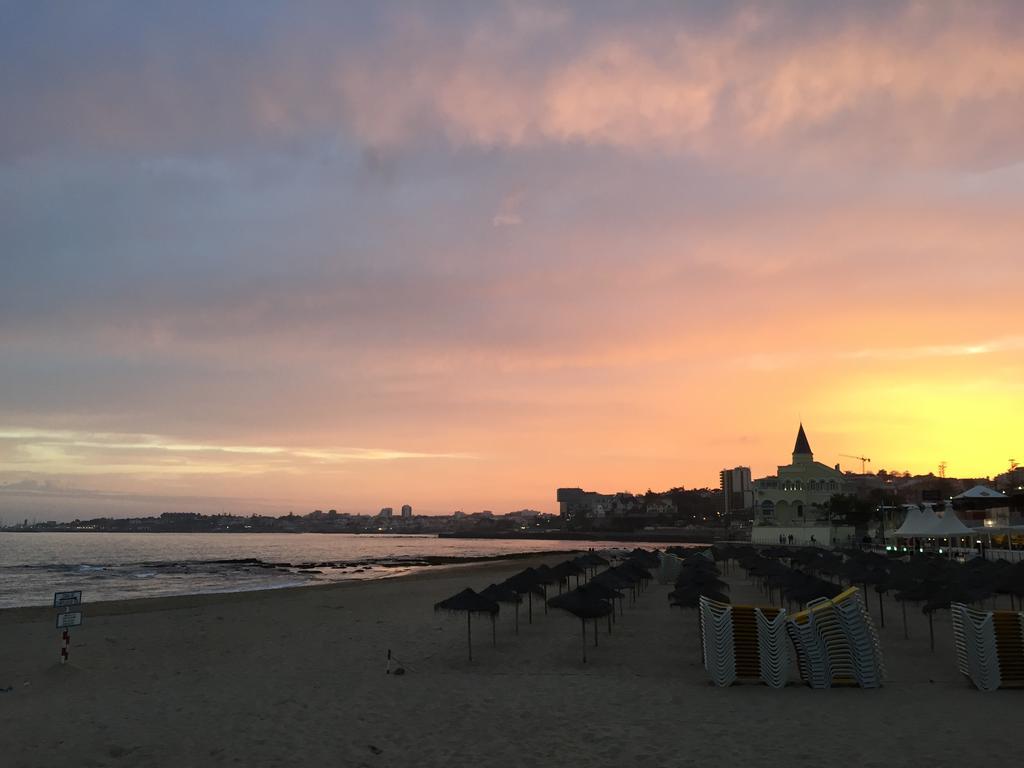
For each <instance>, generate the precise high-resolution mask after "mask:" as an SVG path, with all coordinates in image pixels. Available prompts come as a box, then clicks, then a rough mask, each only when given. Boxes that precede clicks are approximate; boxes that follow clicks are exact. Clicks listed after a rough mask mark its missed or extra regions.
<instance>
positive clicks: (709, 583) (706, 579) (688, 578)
mask: <svg viewBox="0 0 1024 768" xmlns="http://www.w3.org/2000/svg"><path fill="white" fill-rule="evenodd" d="M676 586H677V587H688V586H694V587H698V588H702V589H703V588H707V589H715V590H718V591H719V592H728V591H729V584H728V582H726V581H723V580H722V579H720V578H718V576H717V575H716V574H714V573H709V572H706V571H694V572H693V573H684V574H682V575H680V577H679V578H678V579H676Z"/></svg>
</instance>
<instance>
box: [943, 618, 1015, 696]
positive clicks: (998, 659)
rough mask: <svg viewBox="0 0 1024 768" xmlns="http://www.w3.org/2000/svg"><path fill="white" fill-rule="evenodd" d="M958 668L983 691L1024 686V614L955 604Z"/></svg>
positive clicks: (954, 626) (954, 621) (954, 627)
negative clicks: (982, 609)
mask: <svg viewBox="0 0 1024 768" xmlns="http://www.w3.org/2000/svg"><path fill="white" fill-rule="evenodd" d="M950 613H951V614H952V616H953V638H954V640H955V642H956V658H957V667H958V668H959V669H960V672H961V674H963V675H965V676H966V677H967V678H969V679H970V680H971V682H972V683H974V685H975V686H976V687H977V688H978V689H979V690H981V691H994V690H996V689H997V688H1009V687H1022V686H1024V613H1019V612H1017V611H979V610H975V609H974V608H970V607H968V606H966V605H964V604H963V603H952V604H951V605H950Z"/></svg>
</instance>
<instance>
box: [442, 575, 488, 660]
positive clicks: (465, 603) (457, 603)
mask: <svg viewBox="0 0 1024 768" xmlns="http://www.w3.org/2000/svg"><path fill="white" fill-rule="evenodd" d="M434 610H435V611H448V612H451V613H460V612H462V611H465V612H466V643H467V647H468V649H469V660H470V661H472V660H473V614H474V613H487V614H490V617H491V622H492V623H493V622H494V617H495V616H497V615H498V611H499V610H501V609H500V608H499V606H498V604H497V603H496V602H494V601H493V600H488V599H487V598H486V597H484V596H483V595H478V594H477V593H476V592H474V591H473V590H472V589H470V588H468V587H467V588H466V589H464V590H462V591H461V592H459V593H458V594H457V595H452V596H451V597H449V598H448V599H446V600H442V601H441V602H439V603H435V604H434Z"/></svg>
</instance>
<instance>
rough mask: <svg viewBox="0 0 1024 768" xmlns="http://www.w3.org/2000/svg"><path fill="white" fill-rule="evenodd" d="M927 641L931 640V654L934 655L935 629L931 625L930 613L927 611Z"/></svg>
mask: <svg viewBox="0 0 1024 768" xmlns="http://www.w3.org/2000/svg"><path fill="white" fill-rule="evenodd" d="M928 639H929V640H931V645H932V653H935V627H934V626H933V625H932V612H931V611H928Z"/></svg>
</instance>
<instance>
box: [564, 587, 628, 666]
mask: <svg viewBox="0 0 1024 768" xmlns="http://www.w3.org/2000/svg"><path fill="white" fill-rule="evenodd" d="M548 605H550V606H551V607H552V608H557V609H559V610H562V611H567V612H569V613H571V614H572V615H573V616H575V617H576V618H578V619H579V620H580V627H581V629H582V637H583V663H584V664H586V663H587V619H593V620H594V645H595V646H596V645H597V620H598V619H599V618H601V617H602V616H607V615H608V614H609V613H611V612H612V606H611V603H609V602H607V601H606V600H601V599H600V598H598V597H595V596H594V594H593V593H587V592H585V591H584V588H583V587H581V588H579V589H574V590H572V591H571V592H565V593H563V594H561V595H556V596H555V597H552V598H551V599H550V600H548Z"/></svg>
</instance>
